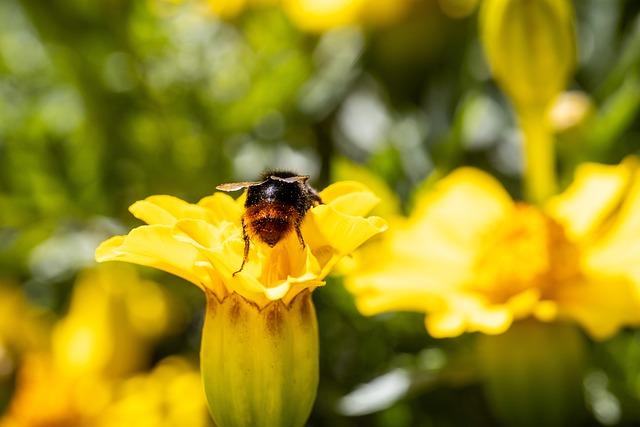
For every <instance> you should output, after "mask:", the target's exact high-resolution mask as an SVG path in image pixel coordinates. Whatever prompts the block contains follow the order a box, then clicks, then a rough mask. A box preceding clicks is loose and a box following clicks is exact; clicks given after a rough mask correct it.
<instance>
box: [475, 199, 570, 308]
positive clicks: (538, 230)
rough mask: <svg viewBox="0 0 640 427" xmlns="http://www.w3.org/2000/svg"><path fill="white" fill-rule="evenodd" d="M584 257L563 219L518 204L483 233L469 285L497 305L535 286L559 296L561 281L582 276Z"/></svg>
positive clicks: (543, 295) (547, 294)
mask: <svg viewBox="0 0 640 427" xmlns="http://www.w3.org/2000/svg"><path fill="white" fill-rule="evenodd" d="M579 259H580V257H579V248H578V247H577V245H575V244H574V243H572V242H570V241H569V240H568V239H567V237H566V233H565V231H564V229H563V227H562V226H561V225H560V224H559V223H558V222H556V221H555V220H553V219H552V218H550V217H549V216H548V215H546V214H545V213H544V212H542V211H541V210H540V209H538V208H536V207H535V206H531V205H528V204H524V203H520V204H516V205H515V208H514V210H513V212H512V214H511V215H510V216H509V217H507V219H505V220H504V221H502V222H500V223H498V224H496V225H495V226H494V227H493V228H492V229H490V230H489V232H488V233H486V234H485V235H484V236H483V238H482V242H481V250H480V251H479V255H478V258H477V260H476V264H475V273H476V274H475V275H474V279H473V282H472V283H470V285H469V287H470V288H471V289H470V290H472V291H475V292H478V293H481V294H484V296H485V297H486V298H487V299H488V300H489V301H490V302H492V303H494V304H502V303H505V302H506V301H508V300H509V299H510V298H511V297H513V296H515V295H518V294H520V293H522V292H525V291H528V290H530V289H537V290H538V291H539V295H540V298H541V299H543V300H544V299H553V297H554V293H555V289H557V287H558V286H559V285H562V284H565V283H567V282H571V281H575V280H578V279H579V277H580V268H579Z"/></svg>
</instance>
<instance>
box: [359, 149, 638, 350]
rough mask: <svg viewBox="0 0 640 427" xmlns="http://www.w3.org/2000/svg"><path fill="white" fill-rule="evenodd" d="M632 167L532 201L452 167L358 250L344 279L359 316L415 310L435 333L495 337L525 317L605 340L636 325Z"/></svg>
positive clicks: (583, 175) (583, 171)
mask: <svg viewBox="0 0 640 427" xmlns="http://www.w3.org/2000/svg"><path fill="white" fill-rule="evenodd" d="M637 167H638V165H637V160H636V159H635V158H629V159H627V160H626V161H624V162H623V163H621V164H620V165H617V166H605V165H600V164H584V165H582V166H581V167H580V168H579V169H578V170H577V172H576V177H575V181H574V182H573V184H572V185H571V186H570V187H569V188H568V189H567V190H566V191H565V192H564V193H562V194H560V195H557V196H555V197H553V198H551V199H550V200H549V201H548V202H547V203H546V204H545V205H543V206H542V207H536V206H532V205H529V204H525V203H516V202H514V201H512V199H511V198H510V196H509V195H508V194H507V192H506V191H505V190H504V189H503V187H502V186H501V185H500V184H499V183H498V182H497V181H496V180H495V179H494V178H492V177H491V176H489V175H487V174H486V173H484V172H481V171H479V170H476V169H472V168H463V169H459V170H457V171H455V172H454V173H452V174H451V175H450V176H448V177H447V178H445V179H443V180H442V181H441V182H440V183H439V184H437V186H436V188H435V189H434V190H433V191H430V192H427V193H426V194H423V195H422V197H420V199H419V202H418V204H417V206H416V208H415V210H414V211H413V213H412V215H411V216H410V218H408V219H404V220H399V221H398V223H397V224H395V227H394V228H393V232H392V233H391V234H387V235H386V236H385V238H384V239H383V240H382V241H380V242H379V243H377V244H375V245H370V246H369V247H367V248H366V249H365V251H364V252H362V253H361V254H360V257H359V258H361V259H362V261H361V262H360V264H359V265H360V268H359V269H358V270H357V271H356V272H355V274H354V275H353V276H352V277H351V278H350V279H349V280H348V283H347V286H348V288H349V289H350V290H351V291H352V292H353V293H354V294H355V295H356V301H357V304H358V307H359V309H360V310H361V311H362V312H363V313H365V314H369V315H372V314H376V313H381V312H385V311H390V310H416V311H424V312H425V313H426V314H427V316H426V320H425V322H426V327H427V329H428V331H429V332H430V333H431V334H432V335H433V336H434V337H454V336H458V335H460V334H462V333H464V332H474V331H480V332H482V333H484V334H493V335H495V334H500V333H503V332H505V331H506V330H508V329H509V328H510V326H511V325H512V323H513V322H514V321H517V320H521V319H525V318H534V319H537V320H539V321H543V322H551V321H560V320H567V319H568V320H571V321H573V322H575V323H577V324H579V325H580V326H581V327H582V328H584V330H586V332H588V333H589V335H591V336H592V337H593V338H595V339H605V338H608V337H611V336H612V335H614V334H615V333H616V332H617V331H618V330H619V329H620V328H621V327H623V326H627V325H639V324H640V304H639V293H638V291H639V289H640V288H639V286H640V243H639V242H640V222H638V218H640V176H639V175H638V173H637Z"/></svg>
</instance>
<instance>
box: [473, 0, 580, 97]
mask: <svg viewBox="0 0 640 427" xmlns="http://www.w3.org/2000/svg"><path fill="white" fill-rule="evenodd" d="M480 30H481V37H482V42H483V44H484V49H485V53H486V56H487V59H488V62H489V65H490V67H491V69H492V72H493V75H494V77H495V79H496V81H497V82H498V84H499V85H500V86H501V87H502V89H503V90H504V91H505V92H506V93H507V95H508V96H509V97H510V98H511V100H512V102H513V103H514V104H515V106H516V109H522V108H528V107H530V106H533V105H536V106H543V107H544V106H546V105H547V104H548V103H549V102H550V101H551V100H552V99H553V98H554V97H555V96H556V95H558V94H559V93H560V92H561V91H562V90H563V89H564V88H565V85H566V84H567V80H568V79H569V77H570V75H571V74H572V72H573V69H574V66H575V62H576V46H575V31H574V13H573V9H572V5H571V2H570V1H567V0H485V1H484V2H483V6H482V9H481V13H480Z"/></svg>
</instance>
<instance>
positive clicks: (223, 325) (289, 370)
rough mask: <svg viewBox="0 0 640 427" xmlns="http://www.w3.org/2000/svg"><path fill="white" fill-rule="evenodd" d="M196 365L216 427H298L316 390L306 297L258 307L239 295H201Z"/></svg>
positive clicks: (313, 331) (314, 340) (312, 320)
mask: <svg viewBox="0 0 640 427" xmlns="http://www.w3.org/2000/svg"><path fill="white" fill-rule="evenodd" d="M200 364H201V369H202V377H203V380H204V388H205V392H206V395H207V400H208V403H209V409H210V411H211V415H212V416H213V419H214V421H215V422H216V425H218V426H219V427H254V426H256V427H257V426H264V427H273V426H279V427H300V426H303V425H304V423H305V421H306V420H307V418H308V417H309V413H310V412H311V408H312V406H313V402H314V400H315V396H316V391H317V386H318V325H317V319H316V313H315V308H314V306H313V302H312V300H311V292H309V291H308V290H305V291H303V292H301V293H300V294H298V295H297V296H296V297H295V298H294V299H293V300H292V301H291V302H290V303H289V304H288V305H285V303H284V302H283V301H282V300H275V301H272V302H270V303H268V304H267V305H266V306H265V307H264V308H259V307H258V306H257V305H256V304H255V303H253V302H251V301H249V300H247V299H245V298H244V297H242V296H240V295H239V294H237V293H232V294H231V295H229V296H228V297H226V298H225V299H224V300H222V301H219V300H218V299H217V298H216V296H215V295H213V294H212V293H211V292H207V311H206V315H205V322H204V329H203V331H202V348H201V355H200Z"/></svg>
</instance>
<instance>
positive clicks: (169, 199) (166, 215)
mask: <svg viewBox="0 0 640 427" xmlns="http://www.w3.org/2000/svg"><path fill="white" fill-rule="evenodd" d="M129 211H130V212H131V213H132V214H133V215H135V217H136V218H139V219H141V220H142V221H144V222H146V223H147V224H164V225H173V224H174V223H175V222H176V221H177V220H178V219H180V218H199V219H206V220H209V219H210V218H211V212H210V211H209V209H206V208H203V207H201V206H198V205H193V204H190V203H187V202H185V201H184V200H181V199H178V198H177V197H173V196H151V197H147V198H146V199H144V200H140V201H138V202H135V203H134V204H133V205H131V206H130V207H129Z"/></svg>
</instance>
